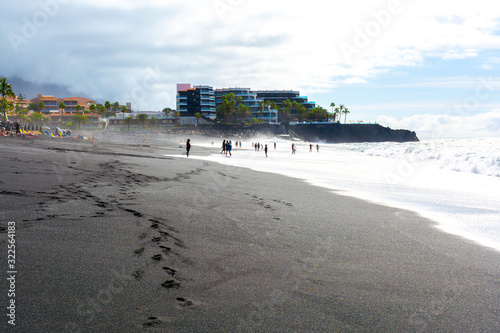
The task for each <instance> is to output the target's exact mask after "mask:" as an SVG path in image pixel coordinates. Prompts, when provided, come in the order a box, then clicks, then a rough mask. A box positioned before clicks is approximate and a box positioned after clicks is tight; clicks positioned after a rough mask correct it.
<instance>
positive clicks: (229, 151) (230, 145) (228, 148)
mask: <svg viewBox="0 0 500 333" xmlns="http://www.w3.org/2000/svg"><path fill="white" fill-rule="evenodd" d="M231 150H233V145H232V144H231V141H227V152H226V156H227V153H229V156H230V157H231V156H233V155H232V154H231Z"/></svg>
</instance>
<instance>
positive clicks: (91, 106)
mask: <svg viewBox="0 0 500 333" xmlns="http://www.w3.org/2000/svg"><path fill="white" fill-rule="evenodd" d="M89 110H90V119H91V120H92V121H91V124H90V127H91V128H93V127H94V114H95V110H96V106H95V104H94V103H92V104H90V106H89Z"/></svg>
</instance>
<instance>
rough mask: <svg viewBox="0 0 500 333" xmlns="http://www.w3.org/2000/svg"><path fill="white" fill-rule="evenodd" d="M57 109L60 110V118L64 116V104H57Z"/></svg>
mask: <svg viewBox="0 0 500 333" xmlns="http://www.w3.org/2000/svg"><path fill="white" fill-rule="evenodd" d="M59 109H60V110H61V116H62V115H63V114H64V110H65V109H66V104H64V102H61V103H59Z"/></svg>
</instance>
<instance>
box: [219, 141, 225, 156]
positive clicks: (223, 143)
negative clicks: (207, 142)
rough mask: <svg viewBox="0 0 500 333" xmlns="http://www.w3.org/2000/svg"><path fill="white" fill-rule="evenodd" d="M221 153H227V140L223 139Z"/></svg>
mask: <svg viewBox="0 0 500 333" xmlns="http://www.w3.org/2000/svg"><path fill="white" fill-rule="evenodd" d="M220 153H221V154H223V153H226V140H223V141H222V151H221V152H220Z"/></svg>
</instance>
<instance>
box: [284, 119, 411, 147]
mask: <svg viewBox="0 0 500 333" xmlns="http://www.w3.org/2000/svg"><path fill="white" fill-rule="evenodd" d="M286 129H287V133H288V134H289V135H290V136H292V137H294V138H298V139H301V140H303V141H310V142H317V141H321V142H327V143H349V142H383V141H393V142H408V141H419V140H418V138H417V134H416V133H415V132H412V131H409V130H402V129H398V130H393V129H391V128H389V127H384V126H381V125H379V124H339V123H332V124H321V125H310V124H303V125H291V126H287V128H286Z"/></svg>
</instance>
